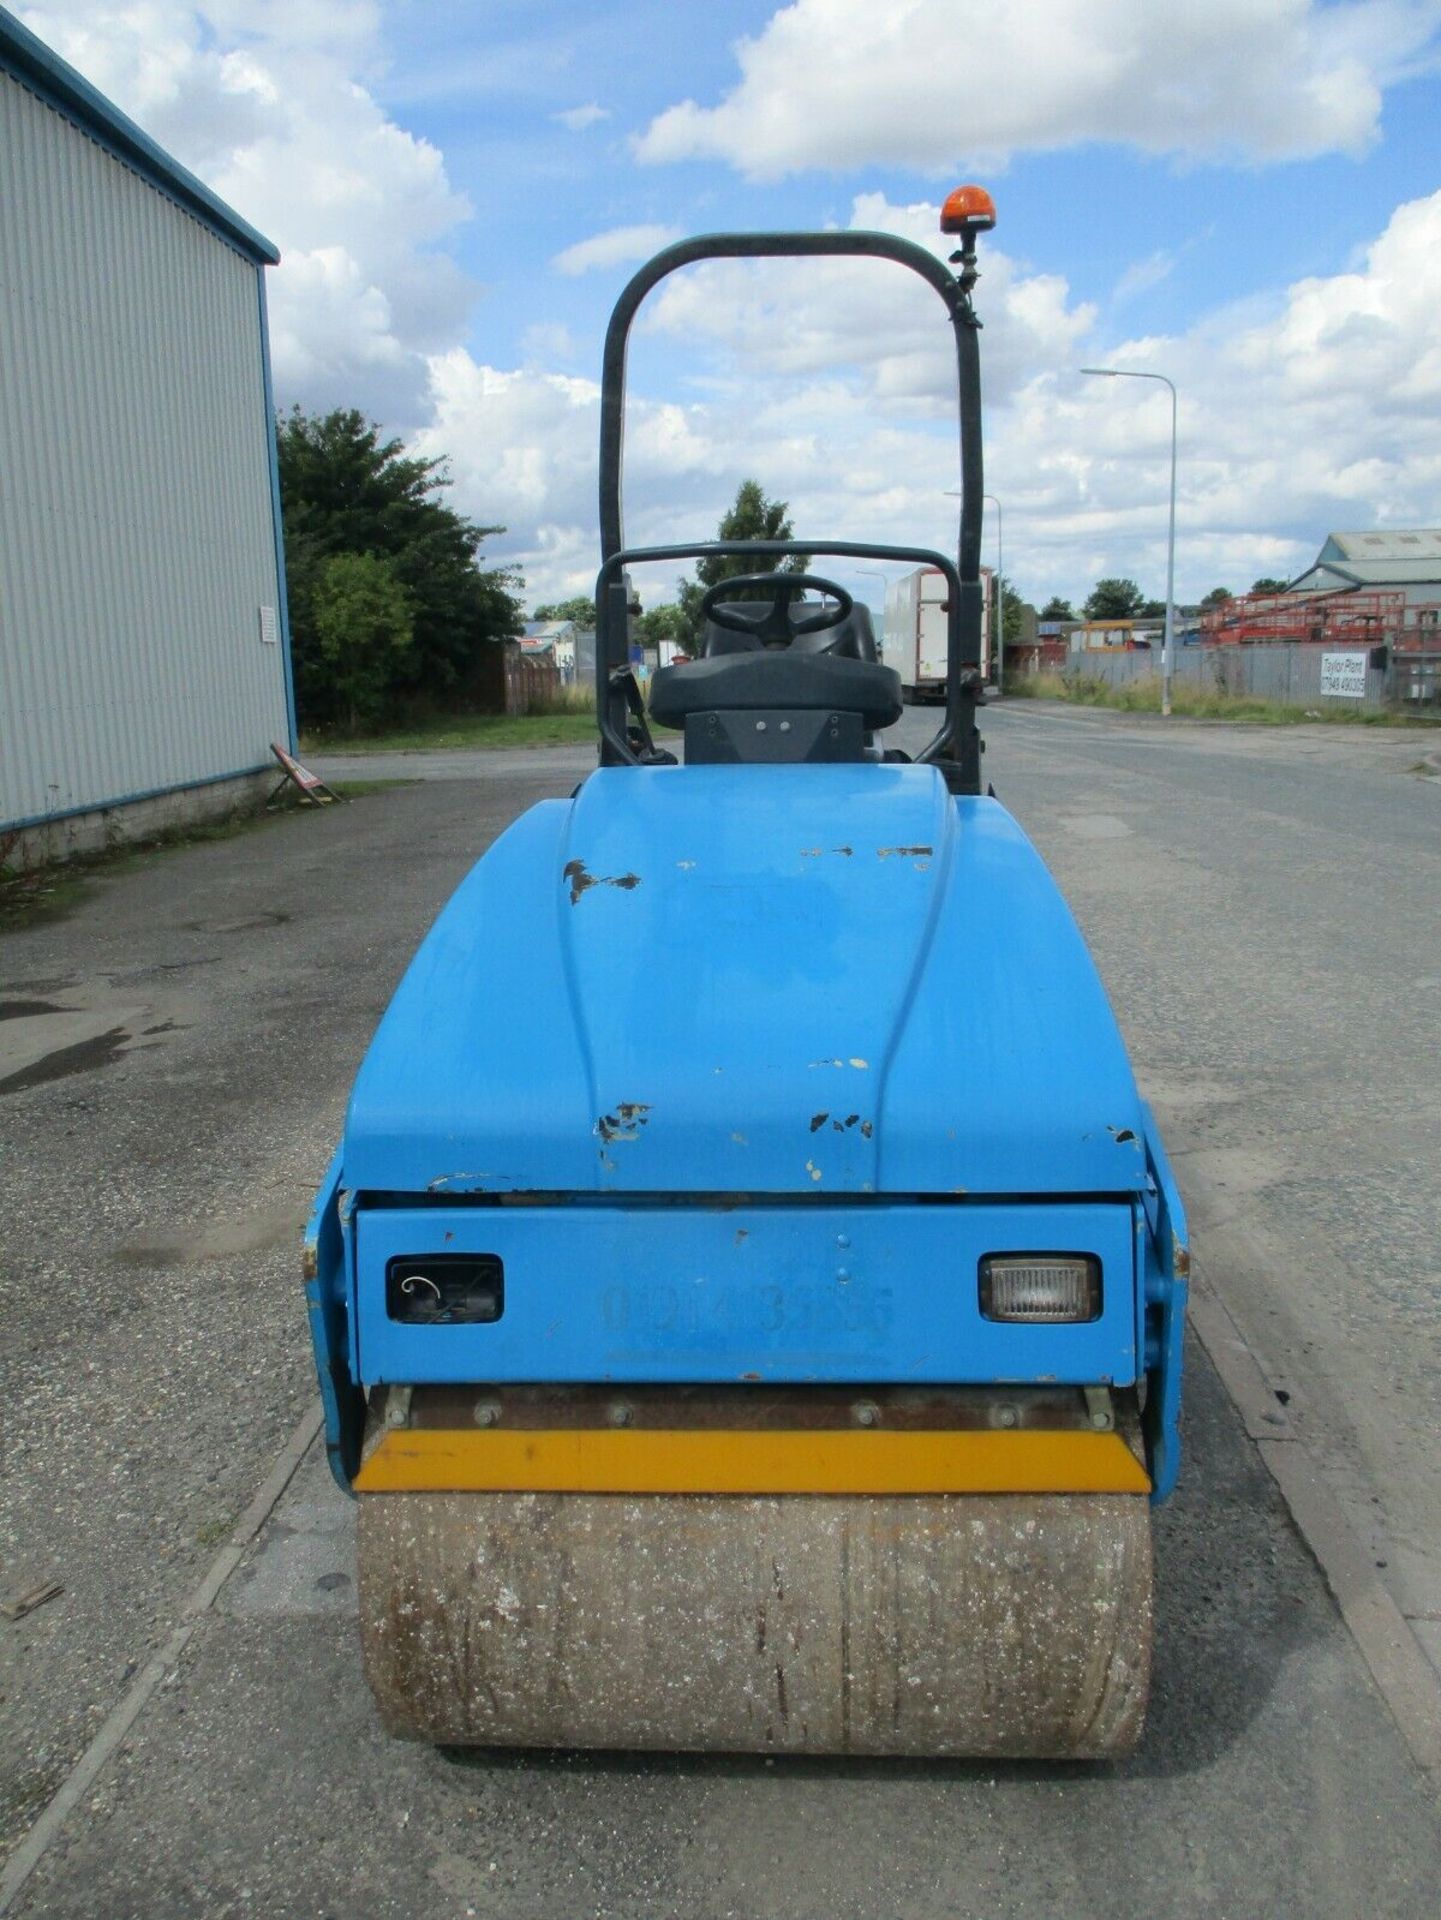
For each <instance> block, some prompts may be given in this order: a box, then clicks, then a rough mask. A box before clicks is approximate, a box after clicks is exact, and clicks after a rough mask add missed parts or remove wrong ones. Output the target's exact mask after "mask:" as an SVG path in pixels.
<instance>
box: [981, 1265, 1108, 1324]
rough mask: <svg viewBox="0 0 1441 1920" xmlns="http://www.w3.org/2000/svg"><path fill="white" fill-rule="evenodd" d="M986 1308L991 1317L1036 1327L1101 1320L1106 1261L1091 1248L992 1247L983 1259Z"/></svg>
mask: <svg viewBox="0 0 1441 1920" xmlns="http://www.w3.org/2000/svg"><path fill="white" fill-rule="evenodd" d="M981 1312H982V1313H983V1314H984V1315H985V1317H986V1319H987V1320H1011V1321H1019V1322H1022V1323H1023V1324H1025V1325H1028V1326H1033V1327H1035V1326H1053V1325H1057V1324H1059V1323H1061V1322H1065V1321H1079V1320H1097V1319H1099V1318H1100V1314H1101V1263H1100V1261H1099V1260H1097V1259H1096V1258H1095V1256H1094V1255H1093V1254H1089V1253H988V1254H987V1255H986V1257H985V1259H984V1260H982V1262H981Z"/></svg>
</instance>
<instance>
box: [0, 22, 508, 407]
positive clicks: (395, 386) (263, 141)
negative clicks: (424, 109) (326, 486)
mask: <svg viewBox="0 0 1441 1920" xmlns="http://www.w3.org/2000/svg"><path fill="white" fill-rule="evenodd" d="M23 17H24V19H25V23H26V25H27V26H29V27H30V28H31V29H32V30H33V31H34V32H36V33H38V34H39V35H40V37H41V38H42V39H43V40H45V41H46V42H47V44H49V45H50V46H52V47H54V48H55V50H56V51H57V52H58V53H59V54H60V55H61V56H62V57H63V58H64V59H66V60H69V61H70V62H71V63H72V64H73V65H74V66H76V67H78V68H79V69H80V71H81V72H82V73H83V74H85V76H86V77H87V78H88V79H90V80H91V81H93V82H94V84H95V85H96V86H98V87H99V88H100V90H101V91H102V92H103V93H105V94H106V95H107V96H108V97H109V98H111V99H112V100H114V101H115V103H116V104H117V105H118V106H119V107H121V108H122V109H123V110H124V111H125V112H126V113H128V114H130V116H131V117H132V118H133V119H135V120H136V121H138V122H139V124H140V125H141V126H142V127H144V129H145V131H146V132H147V133H149V134H151V135H152V137H153V138H155V139H156V140H158V141H159V143H160V144H161V145H162V146H163V147H165V148H166V149H167V150H168V151H169V152H171V153H173V154H174V155H175V157H176V158H177V159H178V160H180V161H181V162H182V163H183V164H184V165H186V166H187V167H189V168H190V169H191V170H192V171H193V172H194V173H196V174H198V175H199V177H200V178H201V179H202V180H204V181H205V182H206V184H207V185H208V186H210V187H212V188H213V189H214V190H215V191H216V192H217V193H218V194H219V195H220V196H221V198H222V199H224V200H226V201H228V202H229V203H230V205H232V206H233V207H234V208H235V210H236V212H237V213H239V214H241V215H242V216H243V217H244V218H245V219H247V220H249V221H250V222H251V224H252V225H254V226H256V227H258V228H259V229H260V230H261V231H262V232H263V233H266V234H268V235H269V236H270V238H272V239H273V240H274V241H275V242H276V244H277V245H278V246H279V248H280V250H281V253H282V256H283V258H282V261H281V264H280V266H279V267H278V268H276V269H274V270H273V271H272V272H271V274H270V276H269V301H270V314H271V325H272V339H273V347H274V363H275V379H276V388H277V392H278V394H279V396H280V398H281V399H282V400H283V401H284V400H289V399H292V398H296V399H301V400H303V401H304V402H305V403H306V404H307V405H310V406H332V405H338V404H341V403H344V404H346V405H354V406H359V407H360V408H362V409H363V410H365V411H367V412H370V413H373V414H375V415H377V416H378V417H380V418H382V419H385V420H387V421H389V422H391V423H393V424H396V425H400V426H408V425H414V424H415V423H416V422H417V420H418V419H419V417H420V415H419V409H420V407H421V405H422V403H423V401H424V398H425V394H426V388H427V370H426V355H427V354H429V353H432V352H435V351H437V350H439V349H441V348H442V347H444V346H445V345H447V344H449V343H450V342H451V341H453V340H454V339H455V338H456V337H457V336H458V334H459V333H460V332H461V331H463V328H464V323H465V317H466V314H467V312H468V310H469V307H470V305H471V304H472V302H473V300H474V297H475V294H476V289H475V287H474V286H473V285H472V284H471V283H470V282H469V281H468V280H467V278H466V276H465V275H464V274H463V273H462V272H461V271H460V269H459V268H458V267H457V266H456V264H455V262H454V261H453V260H452V259H450V258H449V257H448V256H447V255H446V254H445V253H444V252H443V251H441V250H440V248H441V246H442V244H443V242H444V241H445V239H446V238H447V237H448V236H449V235H450V234H451V233H452V232H453V231H454V229H455V228H456V226H457V225H458V224H459V223H460V222H462V221H463V220H465V219H466V218H468V215H469V208H468V206H467V203H466V201H465V199H464V197H463V196H462V195H460V194H457V193H456V192H454V190H453V189H452V188H451V186H450V184H449V182H448V180H447V178H446V173H445V166H444V162H443V160H442V158H441V155H440V153H439V152H438V151H437V149H436V148H435V147H433V146H431V145H430V144H429V143H427V142H426V141H424V140H420V139H417V138H416V137H415V136H413V135H412V134H409V133H407V132H406V131H405V130H404V129H403V128H401V127H399V126H397V125H396V124H395V123H394V121H392V120H390V119H389V118H388V117H387V116H386V114H385V112H384V111H383V110H382V109H381V108H380V107H379V106H378V105H377V103H376V102H375V100H374V99H373V98H372V96H371V95H370V93H369V92H368V91H367V90H366V88H365V87H364V86H363V85H362V84H360V82H359V80H358V79H357V78H356V75H357V74H359V73H364V72H365V71H366V70H367V68H368V66H369V65H370V64H371V63H374V62H375V61H377V60H378V51H377V45H378V42H377V35H378V10H377V8H376V7H374V6H373V5H364V4H359V5H357V4H351V0H283V4H282V3H281V0H211V4H209V5H207V6H206V7H204V8H203V9H202V8H200V7H195V6H189V5H185V4H182V3H181V0H128V3H127V4H111V5H106V4H100V5H96V4H94V0H47V4H46V5H44V6H43V7H33V8H29V9H26V11H25V13H24V16H23Z"/></svg>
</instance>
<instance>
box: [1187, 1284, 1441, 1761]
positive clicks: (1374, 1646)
mask: <svg viewBox="0 0 1441 1920" xmlns="http://www.w3.org/2000/svg"><path fill="white" fill-rule="evenodd" d="M1190 1321H1191V1325H1192V1327H1193V1328H1194V1330H1195V1333H1196V1336H1197V1338H1198V1339H1199V1340H1200V1342H1201V1345H1202V1346H1203V1347H1204V1348H1205V1349H1206V1352H1207V1354H1208V1355H1209V1356H1210V1360H1211V1364H1212V1366H1213V1367H1214V1368H1215V1369H1216V1371H1217V1373H1218V1374H1219V1375H1220V1376H1221V1383H1222V1385H1223V1386H1224V1387H1225V1389H1226V1392H1227V1393H1228V1394H1229V1395H1230V1397H1231V1401H1232V1404H1233V1405H1234V1406H1235V1408H1236V1411H1237V1412H1238V1413H1239V1414H1240V1416H1241V1420H1242V1423H1243V1425H1244V1426H1245V1429H1246V1432H1247V1434H1248V1435H1249V1436H1250V1438H1251V1439H1252V1440H1253V1441H1254V1442H1255V1444H1256V1451H1257V1452H1258V1453H1259V1454H1260V1456H1261V1458H1262V1460H1264V1461H1265V1463H1266V1466H1267V1468H1268V1470H1269V1472H1270V1474H1271V1477H1272V1479H1273V1480H1274V1481H1275V1482H1276V1485H1277V1487H1278V1488H1279V1489H1280V1493H1281V1498H1282V1500H1283V1501H1284V1502H1285V1504H1286V1510H1287V1512H1288V1513H1289V1514H1290V1516H1291V1518H1292V1520H1293V1521H1294V1522H1295V1524H1296V1528H1297V1531H1298V1532H1299V1533H1300V1535H1301V1538H1302V1539H1303V1540H1304V1541H1305V1543H1306V1545H1307V1546H1308V1547H1309V1548H1310V1550H1311V1552H1312V1554H1313V1555H1314V1556H1315V1558H1316V1561H1317V1564H1318V1565H1319V1566H1320V1568H1321V1571H1322V1573H1323V1574H1324V1575H1325V1576H1326V1584H1327V1586H1328V1587H1329V1588H1330V1589H1331V1593H1332V1595H1333V1597H1334V1599H1335V1601H1336V1604H1337V1606H1338V1607H1339V1608H1340V1610H1341V1617H1342V1619H1343V1620H1344V1621H1345V1622H1346V1625H1347V1627H1348V1629H1349V1630H1350V1634H1351V1638H1352V1639H1353V1640H1354V1641H1355V1643H1356V1646H1357V1648H1358V1649H1359V1651H1360V1654H1361V1658H1362V1659H1363V1660H1364V1661H1365V1662H1366V1665H1367V1667H1368V1668H1369V1669H1370V1672H1371V1678H1372V1679H1373V1680H1374V1681H1375V1683H1376V1686H1377V1688H1378V1690H1379V1691H1380V1694H1381V1697H1382V1699H1383V1700H1384V1701H1385V1702H1386V1705H1387V1706H1388V1707H1389V1708H1390V1709H1391V1717H1392V1718H1393V1719H1394V1720H1395V1722H1396V1725H1397V1727H1398V1729H1399V1730H1400V1733H1401V1737H1402V1739H1403V1740H1404V1741H1405V1742H1406V1745H1407V1746H1408V1747H1409V1748H1410V1750H1411V1756H1412V1758H1413V1759H1414V1760H1415V1761H1416V1763H1417V1765H1418V1766H1419V1767H1421V1768H1422V1769H1423V1771H1424V1772H1425V1773H1426V1775H1427V1776H1428V1779H1429V1780H1430V1782H1431V1785H1432V1786H1433V1788H1434V1787H1441V1778H1438V1776H1441V1675H1438V1674H1437V1672H1436V1669H1435V1668H1434V1667H1433V1666H1432V1664H1431V1661H1430V1659H1429V1658H1428V1656H1427V1653H1426V1650H1425V1648H1424V1647H1423V1646H1422V1645H1421V1642H1420V1640H1419V1639H1418V1638H1417V1636H1416V1634H1415V1633H1413V1632H1412V1630H1411V1623H1410V1622H1409V1621H1408V1620H1407V1618H1406V1616H1405V1614H1404V1613H1402V1611H1401V1609H1400V1607H1399V1606H1397V1604H1396V1602H1395V1600H1393V1599H1392V1597H1391V1595H1390V1593H1389V1592H1388V1591H1387V1590H1386V1588H1385V1587H1384V1586H1383V1585H1382V1583H1381V1582H1380V1581H1379V1580H1378V1579H1377V1578H1376V1570H1375V1568H1374V1567H1373V1566H1372V1564H1371V1559H1370V1556H1369V1555H1368V1554H1367V1552H1366V1550H1365V1548H1364V1547H1363V1545H1362V1544H1361V1542H1360V1541H1359V1540H1358V1539H1357V1537H1356V1534H1355V1531H1354V1529H1353V1528H1352V1526H1351V1523H1350V1521H1349V1520H1347V1518H1346V1515H1345V1513H1344V1512H1343V1511H1342V1508H1341V1504H1340V1502H1339V1501H1338V1500H1337V1498H1336V1496H1335V1494H1334V1493H1333V1492H1332V1491H1331V1487H1330V1484H1329V1482H1328V1481H1327V1479H1326V1477H1325V1474H1324V1472H1323V1471H1322V1469H1321V1468H1320V1467H1319V1466H1318V1465H1317V1464H1316V1462H1315V1460H1314V1459H1313V1458H1312V1456H1311V1454H1310V1453H1309V1451H1308V1450H1307V1448H1306V1447H1305V1445H1304V1444H1303V1443H1302V1441H1301V1440H1300V1439H1299V1438H1298V1436H1297V1434H1296V1430H1295V1428H1294V1427H1293V1426H1292V1425H1291V1424H1290V1422H1289V1421H1287V1420H1286V1419H1285V1417H1284V1415H1281V1413H1280V1409H1279V1407H1278V1406H1277V1403H1276V1396H1275V1394H1274V1393H1273V1392H1272V1390H1271V1388H1270V1387H1269V1386H1268V1385H1267V1384H1266V1375H1265V1368H1264V1367H1263V1365H1262V1362H1261V1360H1260V1359H1259V1357H1258V1356H1257V1354H1256V1353H1255V1352H1254V1350H1253V1349H1252V1348H1251V1347H1249V1346H1248V1345H1247V1343H1246V1340H1245V1337H1244V1335H1243V1334H1242V1333H1241V1330H1240V1328H1239V1327H1238V1326H1237V1325H1236V1322H1235V1321H1234V1320H1233V1319H1232V1318H1231V1315H1230V1313H1229V1311H1228V1310H1227V1308H1226V1305H1225V1302H1224V1301H1223V1300H1222V1299H1221V1297H1220V1295H1219V1294H1218V1293H1216V1292H1215V1291H1214V1290H1213V1289H1212V1288H1211V1287H1210V1286H1209V1285H1208V1284H1207V1283H1205V1282H1204V1281H1199V1280H1198V1283H1197V1284H1196V1285H1195V1286H1193V1288H1192V1291H1191V1300H1190Z"/></svg>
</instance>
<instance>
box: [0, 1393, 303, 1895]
mask: <svg viewBox="0 0 1441 1920" xmlns="http://www.w3.org/2000/svg"><path fill="white" fill-rule="evenodd" d="M320 1424H321V1413H320V1409H319V1407H316V1408H314V1409H313V1410H312V1411H311V1412H309V1413H307V1414H306V1415H305V1416H304V1418H303V1419H302V1420H301V1422H300V1424H299V1426H297V1427H296V1429H295V1431H294V1432H293V1433H292V1434H291V1436H290V1438H289V1439H288V1440H287V1441H286V1443H285V1445H284V1446H283V1447H282V1448H281V1450H280V1454H279V1457H278V1458H277V1460H276V1462H275V1465H274V1466H273V1467H272V1468H271V1470H270V1472H269V1474H268V1475H267V1476H266V1478H265V1481H264V1482H263V1484H262V1485H261V1487H260V1490H259V1492H258V1493H257V1494H256V1496H255V1498H254V1499H253V1500H252V1501H251V1503H250V1505H249V1506H248V1507H247V1508H246V1509H245V1511H244V1513H243V1514H241V1516H240V1518H239V1520H237V1521H236V1523H235V1526H234V1529H233V1530H232V1532H231V1535H230V1538H229V1539H228V1540H227V1541H226V1543H225V1545H224V1546H223V1547H222V1548H221V1549H220V1551H219V1553H217V1554H216V1556H215V1558H214V1560H213V1561H212V1562H211V1565H210V1569H209V1571H208V1572H207V1574H206V1575H205V1578H204V1579H203V1580H202V1581H201V1582H200V1585H199V1586H198V1587H196V1589H195V1591H194V1592H193V1593H192V1594H191V1595H190V1597H189V1599H187V1600H186V1602H185V1604H184V1605H183V1606H182V1607H181V1609H180V1624H179V1625H178V1626H177V1627H176V1628H175V1630H174V1632H173V1633H172V1634H171V1635H170V1638H169V1639H168V1640H167V1641H166V1642H165V1644H164V1646H163V1647H161V1648H160V1649H159V1651H158V1652H156V1653H154V1654H152V1655H151V1657H150V1659H149V1660H148V1661H147V1662H146V1664H145V1666H144V1667H143V1668H142V1669H141V1671H140V1673H139V1674H138V1675H137V1676H136V1679H135V1682H134V1684H133V1685H132V1686H131V1688H130V1691H129V1692H128V1693H127V1694H126V1695H125V1697H124V1698H123V1699H122V1700H121V1701H120V1703H119V1705H118V1706H116V1707H115V1708H113V1709H112V1711H111V1712H110V1714H109V1716H108V1718H107V1719H106V1721H105V1724H104V1725H103V1726H102V1727H101V1729H100V1731H99V1732H98V1733H97V1734H96V1736H95V1738H94V1739H93V1740H92V1741H91V1742H90V1745H89V1746H88V1747H87V1748H86V1749H85V1751H84V1753H82V1754H81V1756H80V1758H79V1759H78V1760H77V1761H76V1762H75V1765H74V1766H73V1767H72V1768H71V1769H70V1771H69V1773H67V1774H66V1776H65V1778H64V1779H63V1780H62V1781H61V1783H60V1785H59V1786H58V1787H57V1788H56V1790H55V1792H54V1794H53V1795H52V1796H51V1798H50V1800H49V1801H48V1803H47V1804H46V1806H45V1809H44V1811H43V1812H42V1813H41V1815H40V1817H39V1819H37V1820H36V1822H35V1824H34V1825H33V1826H32V1827H31V1828H30V1831H29V1832H28V1833H27V1834H26V1836H25V1838H24V1839H23V1840H22V1841H21V1843H20V1845H19V1846H18V1847H17V1848H16V1849H15V1851H14V1853H12V1854H11V1856H10V1858H9V1860H8V1861H7V1862H6V1864H5V1870H4V1872H3V1873H0V1914H6V1913H8V1912H9V1911H10V1909H11V1907H12V1906H13V1905H14V1904H15V1900H16V1898H17V1896H18V1895H19V1894H20V1892H21V1890H22V1889H23V1888H24V1886H25V1883H26V1882H27V1881H28V1880H29V1878H30V1876H31V1874H32V1873H34V1871H35V1869H36V1868H37V1867H38V1866H39V1864H40V1862H41V1861H42V1860H43V1859H44V1857H45V1855H46V1853H47V1851H48V1850H49V1848H50V1846H51V1843H52V1842H53V1841H54V1840H55V1838H56V1836H57V1835H58V1834H59V1832H60V1829H61V1828H62V1827H63V1826H64V1824H65V1822H66V1820H67V1819H69V1817H70V1815H71V1814H72V1813H73V1812H74V1810H75V1808H76V1806H77V1805H78V1804H79V1802H80V1801H81V1800H82V1799H83V1798H84V1796H85V1795H86V1794H87V1793H88V1792H89V1791H90V1788H91V1787H92V1786H93V1784H94V1782H95V1780H96V1779H97V1777H98V1776H99V1774H100V1772H101V1771H102V1769H103V1768H104V1766H105V1764H106V1762H107V1761H108V1760H109V1759H110V1758H111V1756H112V1755H113V1753H114V1752H115V1749H116V1748H117V1747H118V1746H119V1745H120V1743H121V1741H122V1740H123V1739H124V1738H125V1736H126V1734H127V1733H129V1731H130V1729H131V1727H132V1726H134V1724H135V1722H136V1720H137V1719H138V1718H139V1717H140V1714H141V1713H142V1712H143V1710H144V1708H145V1706H146V1705H147V1703H148V1702H149V1700H150V1698H151V1696H152V1695H153V1694H154V1692H155V1690H156V1688H157V1687H159V1686H160V1685H161V1684H162V1683H163V1682H164V1681H165V1680H166V1679H167V1678H168V1676H169V1675H170V1674H171V1673H173V1672H174V1670H175V1666H176V1663H177V1661H178V1660H179V1659H180V1656H181V1654H182V1653H183V1652H184V1651H185V1648H186V1646H187V1644H188V1642H189V1640H190V1637H191V1635H192V1634H193V1633H194V1632H195V1629H196V1628H197V1627H198V1626H199V1624H200V1622H201V1620H202V1619H203V1618H204V1616H205V1615H206V1614H207V1613H208V1612H209V1611H210V1609H211V1607H213V1606H214V1604H215V1598H216V1595H217V1594H218V1593H219V1592H220V1589H221V1588H222V1587H223V1586H224V1585H225V1583H226V1581H227V1580H228V1579H229V1578H230V1576H231V1574H232V1573H234V1571H235V1569H236V1568H237V1567H238V1566H239V1564H240V1562H241V1559H242V1557H243V1556H244V1553H245V1550H246V1548H247V1547H248V1546H249V1545H250V1543H251V1541H252V1540H253V1539H254V1538H255V1536H256V1534H257V1533H259V1531H260V1529H261V1527H262V1526H264V1524H265V1522H266V1520H267V1519H268V1518H269V1517H270V1514H271V1513H272V1512H273V1511H274V1508H275V1505H276V1503H277V1501H278V1500H279V1499H280V1496H281V1495H282V1494H283V1493H284V1491H285V1489H286V1488H287V1487H288V1486H289V1484H290V1482H291V1480H292V1479H293V1477H294V1475H295V1470H296V1468H297V1467H298V1466H299V1465H300V1463H301V1461H302V1460H303V1459H304V1457H305V1455H306V1453H307V1452H308V1450H309V1448H310V1446H311V1443H312V1442H313V1441H314V1439H315V1436H316V1435H317V1434H318V1433H319V1431H320Z"/></svg>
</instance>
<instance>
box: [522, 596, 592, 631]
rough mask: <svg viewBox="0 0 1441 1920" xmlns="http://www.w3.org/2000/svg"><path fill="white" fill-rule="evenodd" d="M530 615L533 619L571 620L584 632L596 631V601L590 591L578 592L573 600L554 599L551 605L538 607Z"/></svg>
mask: <svg viewBox="0 0 1441 1920" xmlns="http://www.w3.org/2000/svg"><path fill="white" fill-rule="evenodd" d="M530 617H531V619H532V620H570V621H573V622H574V623H575V625H576V626H577V627H579V628H580V630H581V632H582V633H594V631H595V601H594V600H593V599H592V598H591V597H590V595H589V594H588V593H578V594H576V596H575V597H574V599H572V600H553V601H551V603H550V605H549V606H545V607H537V608H536V610H535V612H534V613H533V614H532V615H531V616H530Z"/></svg>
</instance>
